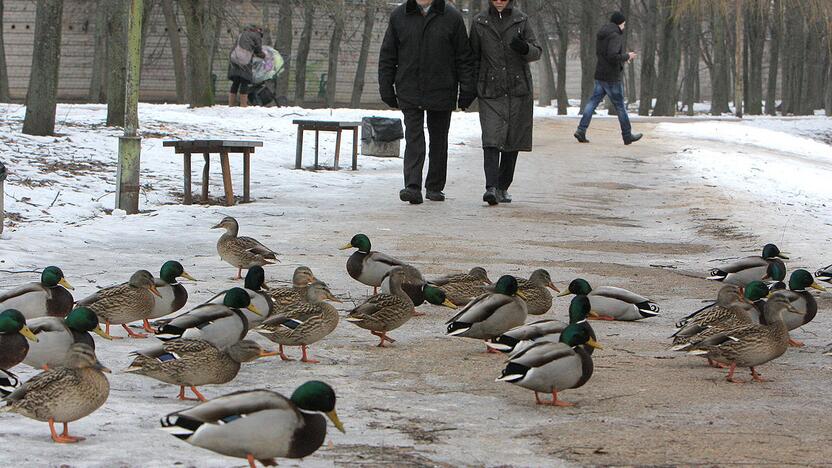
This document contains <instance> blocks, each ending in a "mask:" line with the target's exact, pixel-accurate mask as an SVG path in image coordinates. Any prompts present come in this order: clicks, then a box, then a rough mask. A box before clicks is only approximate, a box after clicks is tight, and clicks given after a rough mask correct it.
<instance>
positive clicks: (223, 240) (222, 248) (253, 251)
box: [211, 216, 277, 280]
mask: <svg viewBox="0 0 832 468" xmlns="http://www.w3.org/2000/svg"><path fill="white" fill-rule="evenodd" d="M211 229H225V234H223V235H222V236H220V238H219V240H218V241H217V253H218V254H219V255H220V258H221V259H222V260H224V261H225V262H226V263H228V264H230V265H231V266H234V267H237V276H236V277H235V278H234V279H235V280H238V279H242V277H243V269H246V270H247V269H249V268H251V267H253V266H264V265H271V264H272V263H274V262H276V261H277V253H276V252H275V251H273V250H272V249H270V248H268V247H266V246H265V245H263V244H261V243H260V241H258V240H256V239H252V238H251V237H245V236H242V237H238V236H237V234H238V233H239V231H240V225H239V224H238V223H237V220H236V219H234V218H232V217H231V216H226V217H225V218H223V219H222V221H220V222H219V223H217V224H216V225H215V226H213V227H211Z"/></svg>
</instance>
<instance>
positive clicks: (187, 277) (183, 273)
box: [179, 271, 199, 281]
mask: <svg viewBox="0 0 832 468" xmlns="http://www.w3.org/2000/svg"><path fill="white" fill-rule="evenodd" d="M179 276H181V277H183V278H185V279H188V280H191V281H199V280H197V279H196V278H194V277H193V276H191V275H189V274H188V272H187V271H183V272H182V274H181V275H179Z"/></svg>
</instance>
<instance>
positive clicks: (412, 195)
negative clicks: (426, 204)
mask: <svg viewBox="0 0 832 468" xmlns="http://www.w3.org/2000/svg"><path fill="white" fill-rule="evenodd" d="M399 199H400V200H401V201H403V202H410V204H411V205H419V204H421V203H422V201H423V200H422V192H421V191H420V190H416V189H411V188H404V189H402V190H401V191H400V192H399Z"/></svg>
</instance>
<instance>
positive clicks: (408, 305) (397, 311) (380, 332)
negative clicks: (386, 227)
mask: <svg viewBox="0 0 832 468" xmlns="http://www.w3.org/2000/svg"><path fill="white" fill-rule="evenodd" d="M404 280H405V271H404V270H403V269H401V268H400V267H396V268H393V270H392V271H390V294H385V293H381V294H375V295H373V296H371V297H370V298H369V299H367V301H365V302H364V303H363V304H361V305H360V306H358V307H356V308H355V309H353V310H352V311H350V313H349V314H348V315H347V319H346V320H347V322H351V323H353V324H355V325H356V326H358V327H361V328H363V329H365V330H370V333H372V334H373V335H375V336H377V337H378V338H379V343H378V346H379V347H380V348H383V347H384V342H385V341H387V342H390V343H395V342H396V340H394V339H392V338H390V337H388V336H387V333H388V332H390V331H392V330H395V329H397V328H399V327H401V326H402V325H404V324H405V323H407V321H408V320H410V318H411V317H413V315H414V313H415V311H416V309H415V308H414V306H413V301H411V300H410V296H408V295H407V294H406V293H405V292H404V291H403V290H402V282H403V281H404Z"/></svg>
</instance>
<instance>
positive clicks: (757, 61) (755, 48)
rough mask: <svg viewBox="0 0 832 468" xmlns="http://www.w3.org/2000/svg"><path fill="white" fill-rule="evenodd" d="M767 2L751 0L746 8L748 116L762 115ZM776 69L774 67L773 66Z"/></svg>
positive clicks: (746, 106)
mask: <svg viewBox="0 0 832 468" xmlns="http://www.w3.org/2000/svg"><path fill="white" fill-rule="evenodd" d="M769 4H770V2H769V1H760V0H751V1H750V2H749V4H748V6H747V8H746V12H745V13H746V16H747V19H748V21H746V23H745V32H746V36H747V38H748V43H747V47H746V50H747V51H748V67H747V68H746V70H745V72H746V73H745V74H746V76H747V77H748V86H747V89H746V95H747V96H748V99H747V101H746V103H745V111H746V112H747V113H748V114H750V115H760V114H762V113H763V54H764V52H765V45H766V23H767V22H768V10H769ZM775 68H776V66H775Z"/></svg>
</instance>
